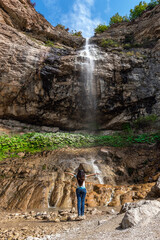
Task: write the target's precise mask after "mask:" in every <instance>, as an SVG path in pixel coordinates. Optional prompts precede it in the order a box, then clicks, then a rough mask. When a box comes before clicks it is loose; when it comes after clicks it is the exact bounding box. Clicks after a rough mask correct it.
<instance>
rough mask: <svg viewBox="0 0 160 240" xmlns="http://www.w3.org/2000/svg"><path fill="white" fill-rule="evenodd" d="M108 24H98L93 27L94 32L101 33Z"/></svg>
mask: <svg viewBox="0 0 160 240" xmlns="http://www.w3.org/2000/svg"><path fill="white" fill-rule="evenodd" d="M108 27H109V26H107V25H105V24H99V25H98V26H97V27H96V28H95V29H94V32H95V33H103V32H105V31H106V30H107V29H108Z"/></svg>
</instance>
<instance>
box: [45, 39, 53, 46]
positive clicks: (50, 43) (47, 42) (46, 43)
mask: <svg viewBox="0 0 160 240" xmlns="http://www.w3.org/2000/svg"><path fill="white" fill-rule="evenodd" d="M45 46H46V47H54V42H52V41H50V40H47V41H45Z"/></svg>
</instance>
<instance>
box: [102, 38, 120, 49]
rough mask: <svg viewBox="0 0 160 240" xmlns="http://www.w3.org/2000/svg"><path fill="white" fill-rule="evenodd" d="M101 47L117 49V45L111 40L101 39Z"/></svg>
mask: <svg viewBox="0 0 160 240" xmlns="http://www.w3.org/2000/svg"><path fill="white" fill-rule="evenodd" d="M101 47H104V48H107V47H119V43H118V42H116V41H114V40H112V39H103V40H102V42H101Z"/></svg>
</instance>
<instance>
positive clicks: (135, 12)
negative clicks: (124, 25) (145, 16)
mask: <svg viewBox="0 0 160 240" xmlns="http://www.w3.org/2000/svg"><path fill="white" fill-rule="evenodd" d="M147 7H148V4H147V3H146V2H144V1H143V2H142V1H141V2H140V3H139V4H138V5H136V6H135V7H134V9H131V10H130V15H129V18H130V20H133V19H135V18H137V17H140V16H141V14H142V13H143V12H144V11H145V10H146V9H147Z"/></svg>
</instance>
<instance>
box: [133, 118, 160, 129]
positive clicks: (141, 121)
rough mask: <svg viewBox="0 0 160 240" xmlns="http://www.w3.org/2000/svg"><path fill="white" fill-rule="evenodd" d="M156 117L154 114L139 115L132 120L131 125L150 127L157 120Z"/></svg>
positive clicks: (139, 127)
mask: <svg viewBox="0 0 160 240" xmlns="http://www.w3.org/2000/svg"><path fill="white" fill-rule="evenodd" d="M157 118H158V117H157V115H155V114H151V115H148V116H143V117H139V118H137V119H136V120H135V121H134V122H133V127H134V128H136V129H141V128H142V129H143V128H146V127H150V126H151V125H152V124H153V123H154V122H155V121H156V120H157Z"/></svg>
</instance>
